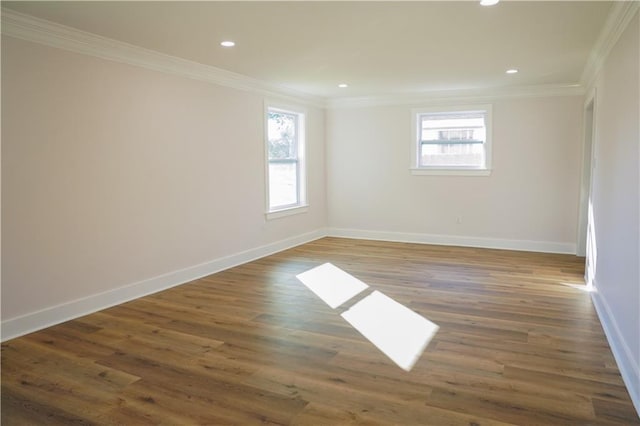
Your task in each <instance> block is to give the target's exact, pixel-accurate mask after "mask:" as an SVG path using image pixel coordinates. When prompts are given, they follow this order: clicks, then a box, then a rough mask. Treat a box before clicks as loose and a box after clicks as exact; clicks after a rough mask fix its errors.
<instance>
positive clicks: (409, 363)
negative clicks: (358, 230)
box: [296, 263, 439, 371]
mask: <svg viewBox="0 0 640 426" xmlns="http://www.w3.org/2000/svg"><path fill="white" fill-rule="evenodd" d="M296 277H297V278H298V279H299V280H300V281H301V282H302V283H303V284H304V285H305V286H306V287H307V288H309V290H311V291H312V292H314V293H315V294H316V295H317V296H318V297H319V298H320V299H322V300H323V301H324V302H325V303H326V304H327V305H329V306H330V307H331V308H333V309H335V308H337V307H339V306H341V305H342V304H344V303H345V302H347V301H348V300H350V299H352V298H354V297H355V296H357V295H358V294H360V293H361V292H363V291H364V290H366V289H367V288H369V286H368V285H367V284H366V283H364V282H362V281H360V280H359V279H357V278H355V277H354V276H352V275H350V274H348V273H347V272H345V271H343V270H342V269H340V268H338V267H336V266H334V265H332V264H331V263H325V264H323V265H320V266H318V267H315V268H313V269H310V270H308V271H306V272H303V273H301V274H298V275H297V276H296ZM341 316H342V318H344V319H345V320H346V321H347V322H348V323H349V324H351V326H353V328H355V329H356V330H358V332H360V334H362V335H363V336H364V337H366V338H367V339H368V340H369V341H370V342H371V343H373V345H375V346H376V347H377V348H378V349H380V350H381V351H382V352H383V353H384V354H385V355H387V356H388V357H389V358H390V359H391V360H392V361H393V362H395V363H396V364H397V365H398V366H399V367H400V368H402V369H404V370H405V371H410V370H411V369H412V368H413V366H414V364H415V363H416V361H418V359H419V358H420V356H421V355H422V352H423V351H424V349H425V348H426V347H427V345H428V344H429V342H430V341H431V339H432V338H433V336H434V335H435V334H436V332H437V331H438V328H439V327H438V326H437V325H436V324H434V323H432V322H431V321H429V320H428V319H426V318H424V317H423V316H421V315H419V314H417V313H416V312H414V311H412V310H411V309H409V308H407V307H406V306H404V305H402V304H400V303H398V302H396V301H395V300H393V299H392V298H390V297H388V296H386V295H384V294H383V293H380V292H379V291H374V292H372V293H371V294H370V295H368V296H366V297H365V298H363V299H362V300H360V301H359V302H357V303H356V304H355V305H353V306H352V307H351V308H349V309H348V310H346V311H345V312H343V313H342V315H341Z"/></svg>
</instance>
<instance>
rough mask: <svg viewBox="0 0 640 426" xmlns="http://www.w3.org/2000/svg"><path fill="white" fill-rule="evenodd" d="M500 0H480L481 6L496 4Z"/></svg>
mask: <svg viewBox="0 0 640 426" xmlns="http://www.w3.org/2000/svg"><path fill="white" fill-rule="evenodd" d="M498 2H500V0H480V5H481V6H493V5H494V4H498Z"/></svg>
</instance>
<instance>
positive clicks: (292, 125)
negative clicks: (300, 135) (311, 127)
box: [268, 111, 298, 160]
mask: <svg viewBox="0 0 640 426" xmlns="http://www.w3.org/2000/svg"><path fill="white" fill-rule="evenodd" d="M297 118H298V117H297V115H296V114H288V113H285V112H276V111H269V120H268V123H269V129H268V139H269V160H275V159H285V158H288V159H296V158H298V152H297V149H298V146H297V145H298V144H297V134H296V131H297Z"/></svg>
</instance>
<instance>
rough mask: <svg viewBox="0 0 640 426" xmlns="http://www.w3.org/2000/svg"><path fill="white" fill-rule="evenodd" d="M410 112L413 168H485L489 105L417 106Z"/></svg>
mask: <svg viewBox="0 0 640 426" xmlns="http://www.w3.org/2000/svg"><path fill="white" fill-rule="evenodd" d="M414 114H415V116H414V118H415V133H414V139H413V140H414V142H413V144H414V145H413V147H412V152H414V153H415V155H414V158H413V160H412V161H413V164H412V169H413V170H418V171H420V170H424V171H427V172H428V171H438V170H444V171H453V172H455V171H456V170H458V171H460V170H462V171H487V170H489V168H490V154H491V137H490V106H489V105H486V106H483V108H482V109H477V110H476V109H468V110H467V109H462V108H460V109H459V110H458V109H456V108H452V110H449V111H447V110H444V111H443V110H420V111H414Z"/></svg>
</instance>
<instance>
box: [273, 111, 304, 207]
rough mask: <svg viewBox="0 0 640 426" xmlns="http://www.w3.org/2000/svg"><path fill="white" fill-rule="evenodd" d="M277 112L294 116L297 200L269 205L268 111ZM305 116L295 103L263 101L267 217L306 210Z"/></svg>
mask: <svg viewBox="0 0 640 426" xmlns="http://www.w3.org/2000/svg"><path fill="white" fill-rule="evenodd" d="M271 112H279V113H283V114H292V115H295V116H296V132H295V134H296V154H297V156H296V159H295V160H293V161H295V162H296V187H297V193H296V198H297V202H296V203H293V204H286V205H280V206H274V207H272V206H271V200H270V187H271V185H270V173H269V165H270V164H271V162H272V160H270V158H269V113H271ZM306 116H307V111H306V109H304V108H301V107H298V106H295V105H286V104H282V103H278V102H273V101H265V104H264V113H263V117H264V150H265V153H264V161H265V211H266V213H265V215H266V218H267V219H277V218H280V217H285V216H290V215H294V214H299V213H305V212H306V211H307V210H308V204H307V164H306Z"/></svg>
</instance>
